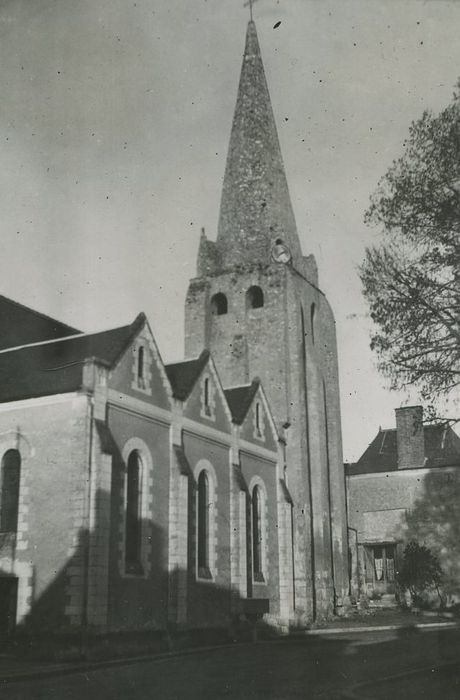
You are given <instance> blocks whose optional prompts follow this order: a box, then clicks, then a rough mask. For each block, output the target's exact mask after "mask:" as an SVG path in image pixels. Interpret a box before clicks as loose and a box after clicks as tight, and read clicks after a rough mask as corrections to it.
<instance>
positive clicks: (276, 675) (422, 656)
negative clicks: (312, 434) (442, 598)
mask: <svg viewBox="0 0 460 700" xmlns="http://www.w3.org/2000/svg"><path fill="white" fill-rule="evenodd" d="M459 660H460V631H458V630H455V631H453V630H450V631H446V630H445V631H442V632H440V631H431V632H417V631H415V630H414V631H401V630H399V631H394V632H388V631H387V632H372V633H369V632H366V633H363V632H361V633H359V634H353V635H352V634H349V635H347V636H344V635H340V636H338V635H337V636H336V637H333V636H326V635H325V636H323V637H303V638H296V639H292V638H291V639H289V640H282V641H277V642H259V643H256V644H252V645H249V644H247V645H238V646H234V647H226V648H216V649H212V650H209V651H200V652H197V653H193V654H186V655H181V656H171V657H167V658H160V659H153V660H151V661H147V662H146V661H144V662H141V663H132V664H128V665H117V666H112V667H110V668H98V669H92V670H90V671H85V672H78V673H72V674H70V675H65V676H56V677H54V678H46V679H40V680H33V681H32V680H30V681H27V682H23V681H21V682H17V681H16V682H6V683H5V682H3V683H1V684H0V698H1V700H54V699H56V700H82V699H84V700H182V698H184V699H187V700H189V699H191V700H194V699H195V698H196V699H197V700H198V699H199V700H215V699H216V698H225V699H226V700H296V699H298V698H302V699H303V700H305V699H307V700H339V699H340V698H343V697H346V693H347V692H352V694H353V693H354V694H355V696H356V697H359V698H365V699H366V700H371V699H373V698H375V699H376V700H381V699H383V698H385V700H387V699H388V698H391V700H398V699H399V698H401V699H403V700H412V698H414V700H415V698H417V700H419V699H421V698H427V700H428V698H429V699H430V700H433V698H438V697H439V698H441V697H442V698H443V700H454V699H455V700H458V698H459V697H460V672H459V669H460V666H459V664H458V661H459ZM452 662H453V663H452ZM455 662H457V663H455ZM446 663H449V664H450V665H449V666H446V665H445V664H446ZM413 669H417V670H416V671H415V672H412V673H411V674H410V675H404V674H406V673H407V672H408V671H413ZM352 696H353V695H352Z"/></svg>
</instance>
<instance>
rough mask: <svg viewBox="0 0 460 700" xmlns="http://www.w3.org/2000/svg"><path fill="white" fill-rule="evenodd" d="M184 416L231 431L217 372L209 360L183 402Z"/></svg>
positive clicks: (228, 414) (226, 406)
mask: <svg viewBox="0 0 460 700" xmlns="http://www.w3.org/2000/svg"><path fill="white" fill-rule="evenodd" d="M184 416H185V417H186V418H190V419H191V420H195V421H199V422H200V423H203V424H204V425H208V426H209V427H212V428H215V429H216V430H222V431H224V432H227V433H229V432H231V418H230V412H229V409H228V405H227V402H226V399H225V395H224V392H223V391H222V387H221V385H220V381H219V378H218V376H217V372H216V370H215V367H214V365H213V363H212V360H209V361H208V362H207V363H206V365H205V366H204V367H203V369H202V371H201V372H200V374H199V376H198V378H197V379H196V381H195V383H194V385H193V388H192V390H191V391H190V394H189V396H188V398H187V399H186V401H185V403H184Z"/></svg>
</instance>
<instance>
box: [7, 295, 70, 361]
mask: <svg viewBox="0 0 460 700" xmlns="http://www.w3.org/2000/svg"><path fill="white" fill-rule="evenodd" d="M78 333H80V331H78V330H77V329H76V328H72V327H71V326H68V325H67V324H65V323H61V322H60V321H56V319H54V318H50V317H49V316H45V314H42V313H40V312H39V311H35V310H34V309H30V308H29V307H28V306H24V305H23V304H19V302H17V301H14V300H13V299H8V297H5V296H3V295H1V294H0V350H3V349H5V348H14V347H17V346H18V345H26V344H29V343H39V342H42V341H45V340H54V339H56V338H63V337H66V336H70V335H76V334H78Z"/></svg>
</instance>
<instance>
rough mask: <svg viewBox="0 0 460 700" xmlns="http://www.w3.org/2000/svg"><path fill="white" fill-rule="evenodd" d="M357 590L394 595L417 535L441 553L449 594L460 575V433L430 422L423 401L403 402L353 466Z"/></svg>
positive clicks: (349, 471)
mask: <svg viewBox="0 0 460 700" xmlns="http://www.w3.org/2000/svg"><path fill="white" fill-rule="evenodd" d="M345 473H346V482H347V499H348V523H349V528H350V529H349V532H350V551H351V569H352V571H351V580H352V592H353V594H354V596H355V597H356V598H358V597H359V596H362V595H364V596H366V597H367V598H370V599H374V600H381V599H383V600H384V601H385V602H387V603H388V602H389V603H391V602H392V601H393V602H394V601H395V594H397V587H396V581H395V574H396V571H397V570H398V567H399V565H400V562H401V556H402V553H403V550H404V545H405V543H407V542H408V541H410V540H415V541H417V542H419V544H423V545H425V546H428V547H429V548H430V549H432V551H433V552H434V553H435V554H437V555H438V556H439V559H440V563H441V566H442V568H443V570H444V574H445V582H444V589H445V592H446V593H447V594H450V595H454V594H455V593H456V592H458V589H459V581H460V550H459V544H458V543H459V534H460V506H459V503H460V500H459V496H460V438H459V437H458V435H457V434H456V433H455V432H454V430H453V429H452V427H450V425H449V424H448V423H433V424H424V422H423V409H422V407H421V406H405V407H402V408H397V409H396V429H394V428H393V429H385V430H382V429H379V432H378V433H377V435H376V436H375V438H374V439H373V441H372V442H371V444H370V445H369V447H368V448H367V449H366V450H365V452H364V453H363V455H362V456H361V457H360V459H359V460H358V461H357V462H355V463H354V464H349V465H346V469H345Z"/></svg>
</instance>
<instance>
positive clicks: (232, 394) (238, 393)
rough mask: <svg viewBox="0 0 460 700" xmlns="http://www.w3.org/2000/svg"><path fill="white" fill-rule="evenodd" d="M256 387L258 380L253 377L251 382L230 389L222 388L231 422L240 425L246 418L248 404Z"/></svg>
mask: <svg viewBox="0 0 460 700" xmlns="http://www.w3.org/2000/svg"><path fill="white" fill-rule="evenodd" d="M258 388H259V380H258V379H255V380H254V381H253V382H252V384H246V385H245V386H237V387H234V388H232V389H224V393H225V396H226V398H227V403H228V405H229V408H230V412H231V414H232V419H233V422H234V423H236V424H237V425H241V423H242V422H243V421H244V419H245V418H246V414H247V412H248V410H249V406H250V405H251V403H252V400H253V398H254V396H255V394H256V392H257V389H258Z"/></svg>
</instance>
